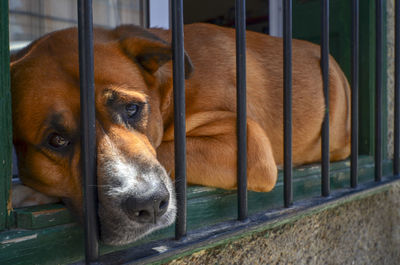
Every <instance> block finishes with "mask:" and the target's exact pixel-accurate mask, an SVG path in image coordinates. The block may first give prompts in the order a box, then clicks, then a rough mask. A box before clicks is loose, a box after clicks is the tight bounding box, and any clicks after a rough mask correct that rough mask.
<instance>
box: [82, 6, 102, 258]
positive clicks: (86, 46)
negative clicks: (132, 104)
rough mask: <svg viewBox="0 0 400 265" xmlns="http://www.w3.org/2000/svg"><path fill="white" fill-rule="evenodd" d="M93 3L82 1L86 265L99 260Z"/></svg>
mask: <svg viewBox="0 0 400 265" xmlns="http://www.w3.org/2000/svg"><path fill="white" fill-rule="evenodd" d="M92 17H93V16H92V1H91V0H79V1H78V32H79V78H80V101H81V132H82V134H81V166H82V178H83V198H84V207H83V208H84V218H85V220H84V227H85V250H86V263H87V264H91V263H94V262H95V261H96V260H97V259H98V256H99V248H98V231H99V230H98V218H97V185H96V184H97V178H96V177H97V176H96V116H95V92H94V72H93V20H92Z"/></svg>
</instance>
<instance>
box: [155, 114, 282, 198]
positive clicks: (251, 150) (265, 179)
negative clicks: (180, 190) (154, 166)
mask: <svg viewBox="0 0 400 265" xmlns="http://www.w3.org/2000/svg"><path fill="white" fill-rule="evenodd" d="M213 114H214V113H213ZM213 116H215V117H213V118H212V121H211V122H210V121H209V120H210V114H209V113H203V114H196V115H192V116H189V118H188V120H187V138H186V139H187V140H186V141H187V142H186V143H187V179H188V183H190V184H198V185H204V186H213V187H218V188H224V189H233V188H236V186H237V177H236V176H237V174H236V161H237V146H236V115H235V114H233V113H230V112H218V114H217V115H213ZM247 154H248V156H247V157H248V161H247V168H248V171H247V172H248V188H249V189H250V190H253V191H270V190H271V189H272V188H273V187H274V185H275V182H276V178H277V168H276V165H275V160H274V157H273V153H272V149H271V144H270V141H269V139H268V137H267V135H266V134H265V132H264V130H263V129H262V128H261V127H260V126H259V125H258V124H257V123H256V122H255V121H253V120H251V119H248V120H247ZM157 157H158V159H159V160H160V162H161V163H162V164H163V165H164V166H165V168H166V169H167V171H169V172H171V177H172V178H174V144H173V141H164V142H163V143H162V144H161V145H160V147H159V148H158V149H157Z"/></svg>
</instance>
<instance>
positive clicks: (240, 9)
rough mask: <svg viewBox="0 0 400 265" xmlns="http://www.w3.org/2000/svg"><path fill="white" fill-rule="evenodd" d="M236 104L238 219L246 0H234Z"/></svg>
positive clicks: (242, 181) (241, 209) (243, 199)
mask: <svg viewBox="0 0 400 265" xmlns="http://www.w3.org/2000/svg"><path fill="white" fill-rule="evenodd" d="M235 26H236V93H237V94H236V102H237V103H236V105H237V148H238V150H237V181H238V185H237V186H238V189H237V193H238V219H239V220H245V219H246V218H247V141H246V140H247V121H246V1H245V0H236V8H235Z"/></svg>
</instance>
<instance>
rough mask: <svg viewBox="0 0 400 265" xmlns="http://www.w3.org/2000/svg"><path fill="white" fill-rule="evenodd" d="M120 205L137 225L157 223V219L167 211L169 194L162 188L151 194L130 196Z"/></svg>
mask: <svg viewBox="0 0 400 265" xmlns="http://www.w3.org/2000/svg"><path fill="white" fill-rule="evenodd" d="M122 204H123V205H122V207H123V209H124V210H125V212H126V213H127V215H128V216H129V218H130V219H131V220H133V221H136V222H139V223H157V219H158V218H160V217H161V216H162V215H163V214H164V213H165V212H166V211H167V209H168V205H169V192H168V190H167V189H166V188H165V187H162V188H161V189H159V190H157V191H155V192H152V193H151V194H146V195H142V194H135V195H132V196H130V197H129V198H127V199H126V200H125V201H123V203H122Z"/></svg>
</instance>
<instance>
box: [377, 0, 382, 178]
mask: <svg viewBox="0 0 400 265" xmlns="http://www.w3.org/2000/svg"><path fill="white" fill-rule="evenodd" d="M375 4H376V7H375V11H376V18H375V31H376V32H375V34H376V36H375V37H376V39H375V41H376V44H375V45H376V47H375V48H376V52H375V56H376V58H375V63H376V66H375V181H380V180H381V179H382V47H383V46H382V40H383V36H382V33H383V29H382V25H383V23H382V18H383V13H382V12H383V7H382V4H383V3H382V0H376V2H375Z"/></svg>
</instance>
